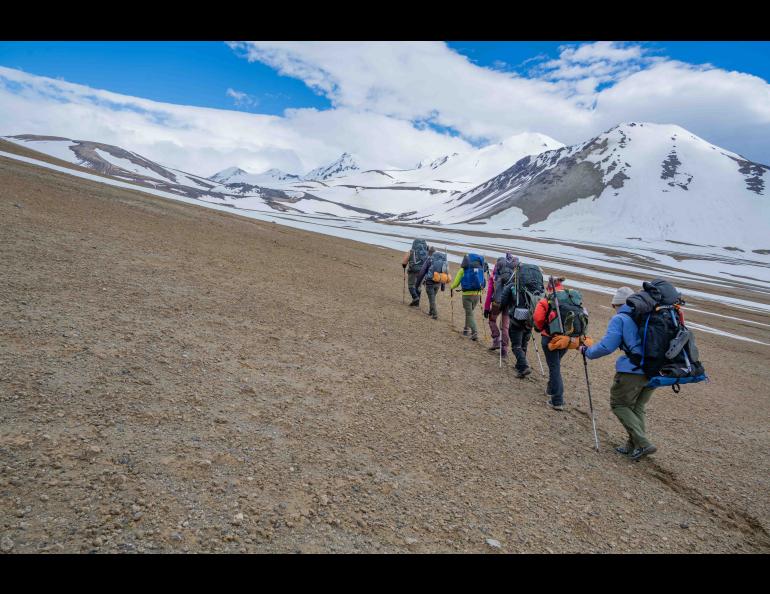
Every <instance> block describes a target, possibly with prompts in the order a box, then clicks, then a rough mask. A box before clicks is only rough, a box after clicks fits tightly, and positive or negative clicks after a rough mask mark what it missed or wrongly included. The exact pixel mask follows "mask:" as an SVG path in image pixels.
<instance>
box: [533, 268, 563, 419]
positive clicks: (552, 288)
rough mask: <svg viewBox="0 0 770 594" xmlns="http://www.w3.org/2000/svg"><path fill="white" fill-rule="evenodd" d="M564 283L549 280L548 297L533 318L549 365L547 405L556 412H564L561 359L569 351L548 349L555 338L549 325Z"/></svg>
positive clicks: (561, 279) (553, 279)
mask: <svg viewBox="0 0 770 594" xmlns="http://www.w3.org/2000/svg"><path fill="white" fill-rule="evenodd" d="M563 281H564V279H563V278H557V279H555V278H553V277H551V278H550V279H549V281H548V286H547V287H546V293H545V295H546V296H545V297H543V298H542V299H541V300H540V301H538V302H537V306H536V307H535V313H534V315H533V318H532V321H533V323H534V327H535V329H536V330H537V331H538V332H540V334H541V335H542V336H541V344H542V345H543V354H544V355H545V361H546V363H547V364H548V386H547V387H546V391H545V394H546V396H548V402H547V403H546V404H548V406H549V407H551V408H552V409H554V410H564V382H563V381H562V378H561V358H562V357H563V356H564V353H566V352H567V349H566V348H565V349H555V350H551V349H549V348H548V343H549V342H551V338H552V337H553V335H552V334H551V332H550V331H549V324H550V322H553V320H554V319H555V318H556V317H557V314H556V309H555V308H552V307H551V306H550V302H551V300H552V299H553V298H554V293H555V292H556V291H563V290H564V287H563V286H562V284H561V283H562V282H563Z"/></svg>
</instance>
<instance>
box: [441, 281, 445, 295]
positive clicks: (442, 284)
mask: <svg viewBox="0 0 770 594" xmlns="http://www.w3.org/2000/svg"><path fill="white" fill-rule="evenodd" d="M441 292H442V293H443V292H444V283H441Z"/></svg>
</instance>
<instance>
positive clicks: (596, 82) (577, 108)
mask: <svg viewBox="0 0 770 594" xmlns="http://www.w3.org/2000/svg"><path fill="white" fill-rule="evenodd" d="M230 45H231V47H232V48H233V49H234V50H235V51H236V52H237V53H238V54H240V55H243V56H244V57H247V58H248V59H250V60H258V61H260V62H263V63H266V64H268V65H270V66H272V67H273V68H275V69H276V70H277V71H278V72H279V73H281V74H284V75H287V76H292V77H295V78H298V79H300V80H302V81H304V82H305V83H306V84H307V85H308V86H309V87H310V88H312V89H313V90H315V91H316V92H317V93H320V94H323V95H325V96H327V97H328V98H329V99H330V101H331V102H332V105H333V107H332V109H327V110H316V109H290V110H287V111H286V112H285V113H284V115H283V116H271V115H264V114H258V113H246V112H244V111H236V110H217V109H208V108H199V107H190V106H182V105H173V104H168V103H160V102H155V101H150V100H147V99H142V98H138V97H130V96H126V95H120V94H116V93H111V92H109V91H104V90H98V89H93V88H89V87H86V86H82V85H75V84H71V83H67V82H64V81H59V80H54V79H49V78H43V77H38V76H34V75H30V74H26V73H24V72H21V71H19V70H12V69H9V68H4V67H0V134H21V133H39V134H54V135H59V136H68V137H73V138H81V139H88V140H99V141H102V142H108V143H112V144H117V145H120V146H123V147H125V148H127V149H129V150H133V151H135V152H138V153H140V154H144V155H146V156H147V157H149V158H151V159H154V160H157V161H159V162H161V163H164V164H168V165H171V166H174V167H178V168H180V169H185V170H187V171H191V172H193V173H201V174H205V175H208V174H211V173H213V172H215V171H218V170H221V169H223V168H225V167H229V166H232V165H237V166H240V167H242V168H244V169H247V170H249V171H253V172H260V171H264V170H266V169H269V168H271V167H277V168H280V169H282V170H284V171H289V172H292V173H304V172H307V171H309V170H310V169H312V168H314V167H317V166H319V165H322V164H325V163H327V162H330V161H332V160H334V159H336V158H337V157H338V156H339V155H340V154H341V153H342V152H344V151H348V152H351V153H354V154H355V155H356V156H358V157H359V158H360V159H361V160H362V161H363V163H362V164H363V165H364V166H365V167H370V166H371V167H388V166H390V167H409V166H412V165H413V164H414V163H417V162H419V161H421V160H423V159H426V158H431V157H437V156H439V155H442V154H447V153H452V152H459V151H463V150H467V149H468V148H469V147H470V145H469V142H479V141H484V140H488V141H491V142H497V141H500V140H503V139H504V138H507V137H509V136H511V135H513V134H517V133H521V132H542V133H544V134H547V135H549V136H551V137H553V138H555V139H557V140H560V141H561V142H565V143H568V144H570V143H575V142H581V141H584V140H587V139H589V138H591V137H592V136H593V135H595V134H598V133H600V132H602V131H604V130H606V129H608V128H610V127H612V126H614V125H615V124H617V123H619V122H623V121H651V122H658V123H672V124H678V125H680V126H683V127H684V128H686V129H688V130H691V131H692V132H693V133H694V134H697V135H698V136H700V137H702V138H705V139H706V140H708V141H710V142H713V143H714V144H717V145H720V146H724V147H725V148H727V149H729V150H732V151H735V152H738V153H741V154H743V155H745V156H746V157H748V158H750V159H754V160H757V161H761V162H764V163H768V164H770V85H768V83H767V82H766V81H764V80H762V79H760V78H758V77H754V76H751V75H747V74H742V73H739V72H727V71H725V70H720V69H717V68H714V67H711V66H709V65H691V64H685V63H682V62H676V61H673V60H668V59H665V58H661V57H660V56H650V55H648V53H647V52H646V51H645V50H644V48H643V47H641V46H639V45H638V44H636V45H634V44H618V43H611V42H597V43H592V44H582V45H577V46H564V47H562V48H561V49H560V55H559V58H558V59H556V60H544V59H542V58H541V59H540V60H539V65H537V66H534V68H533V69H532V70H531V72H530V76H529V77H525V76H520V75H518V74H515V73H511V72H506V71H501V70H496V69H494V68H482V67H480V66H478V65H475V64H473V63H472V62H471V61H470V60H468V59H467V58H466V57H464V56H462V55H460V54H458V53H457V52H455V51H453V50H451V49H450V48H449V47H448V46H447V45H446V44H444V43H441V42H409V43H407V42H399V43H389V42H371V43H357V42H342V43H335V42H277V43H232V44H230ZM597 89H598V90H597ZM228 95H229V96H231V97H232V98H233V99H234V100H236V101H238V100H239V101H246V100H247V99H248V95H247V94H245V93H243V92H241V91H238V90H236V89H232V88H230V89H228ZM431 125H433V126H437V127H445V128H449V129H451V130H455V131H457V132H459V134H460V135H461V136H462V137H461V138H458V137H453V136H450V135H448V134H442V133H439V132H437V131H436V130H434V129H432V128H431Z"/></svg>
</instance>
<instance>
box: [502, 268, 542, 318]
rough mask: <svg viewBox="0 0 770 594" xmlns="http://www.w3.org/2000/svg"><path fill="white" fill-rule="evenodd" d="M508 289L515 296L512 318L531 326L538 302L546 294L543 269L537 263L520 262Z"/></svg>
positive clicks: (510, 312)
mask: <svg viewBox="0 0 770 594" xmlns="http://www.w3.org/2000/svg"><path fill="white" fill-rule="evenodd" d="M506 289H507V290H510V291H511V292H512V297H513V299H512V300H511V307H510V309H509V315H510V317H511V319H512V320H515V321H516V322H518V323H519V325H523V326H526V327H527V328H531V327H532V325H533V317H534V315H535V308H536V307H537V303H538V301H540V300H541V299H542V298H543V296H544V294H545V286H544V284H543V271H542V270H540V267H539V266H537V265H535V264H519V265H518V266H517V267H516V270H515V273H514V275H513V279H512V282H511V284H510V285H508V287H506Z"/></svg>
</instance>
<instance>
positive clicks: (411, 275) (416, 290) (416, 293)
mask: <svg viewBox="0 0 770 594" xmlns="http://www.w3.org/2000/svg"><path fill="white" fill-rule="evenodd" d="M419 273H420V271H419V270H418V271H417V272H407V276H406V280H407V285H408V287H409V294H410V295H411V296H412V299H419V298H420V287H415V286H414V281H416V280H417V275H418V274H419Z"/></svg>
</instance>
